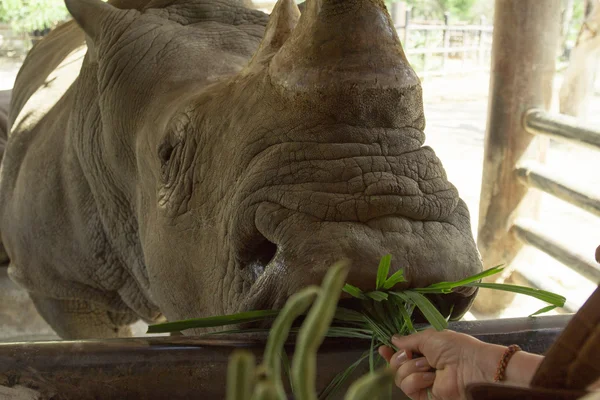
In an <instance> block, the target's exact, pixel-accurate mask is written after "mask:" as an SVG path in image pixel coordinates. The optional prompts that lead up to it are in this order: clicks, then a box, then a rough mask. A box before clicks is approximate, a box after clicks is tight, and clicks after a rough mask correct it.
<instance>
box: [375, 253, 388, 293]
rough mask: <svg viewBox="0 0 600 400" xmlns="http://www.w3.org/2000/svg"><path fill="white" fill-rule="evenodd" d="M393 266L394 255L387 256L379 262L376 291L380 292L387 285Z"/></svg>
mask: <svg viewBox="0 0 600 400" xmlns="http://www.w3.org/2000/svg"><path fill="white" fill-rule="evenodd" d="M391 264H392V255H391V254H386V255H385V256H383V257H381V260H380V261H379V267H378V268H377V280H376V281H375V289H377V290H379V289H381V288H382V287H383V286H384V285H385V281H386V279H387V276H388V273H389V272H390V265H391Z"/></svg>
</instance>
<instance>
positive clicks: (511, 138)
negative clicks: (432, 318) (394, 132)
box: [474, 0, 561, 314]
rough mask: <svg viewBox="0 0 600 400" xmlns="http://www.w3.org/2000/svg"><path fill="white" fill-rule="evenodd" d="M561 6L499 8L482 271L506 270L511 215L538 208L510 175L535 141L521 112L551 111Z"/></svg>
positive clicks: (491, 305) (547, 1) (480, 304)
mask: <svg viewBox="0 0 600 400" xmlns="http://www.w3.org/2000/svg"><path fill="white" fill-rule="evenodd" d="M560 5H561V0H544V1H540V0H497V1H496V11H495V16H494V36H493V46H492V65H491V73H490V93H489V106H488V107H489V108H488V123H487V131H486V136H485V144H484V147H485V149H484V160H483V177H482V185H481V198H480V203H479V227H478V238H477V244H478V246H479V251H480V252H481V255H482V257H483V262H484V265H485V266H486V267H492V266H494V265H498V264H505V265H507V266H508V265H510V263H511V262H512V261H513V259H514V258H515V256H516V255H517V253H518V252H519V250H520V249H521V247H522V244H521V243H520V242H519V240H518V239H517V238H516V237H515V236H514V235H513V234H511V233H510V231H509V229H510V227H511V226H512V224H513V221H514V218H515V217H516V213H517V211H519V212H525V213H529V215H531V214H532V213H535V211H534V208H535V204H529V203H531V202H528V201H524V200H527V199H525V194H526V193H527V188H526V187H525V186H523V185H521V184H520V183H519V182H518V180H517V177H516V173H515V169H516V165H517V163H518V162H519V160H520V159H521V157H522V156H523V154H524V153H525V151H526V150H528V148H529V145H530V143H531V140H532V139H533V136H532V135H530V134H529V133H527V132H526V131H525V130H524V129H523V115H524V112H525V111H526V110H527V109H529V108H530V107H540V108H545V109H548V107H549V106H550V102H551V99H552V81H553V78H554V72H555V59H556V56H557V50H558V44H559V38H560V28H561V25H560V22H561V21H560V17H561V7H560ZM529 151H531V149H529ZM529 200H531V199H529ZM517 209H518V210H517ZM540 272H541V273H543V272H542V271H540ZM511 300H512V296H510V295H506V296H505V295H503V294H502V293H499V292H494V293H493V294H490V293H489V291H488V292H487V293H486V291H481V292H480V294H479V296H478V298H477V299H476V301H475V304H474V310H475V311H476V312H481V313H485V314H492V313H495V312H498V311H499V310H501V309H503V308H504V307H505V306H506V305H508V303H510V301H511Z"/></svg>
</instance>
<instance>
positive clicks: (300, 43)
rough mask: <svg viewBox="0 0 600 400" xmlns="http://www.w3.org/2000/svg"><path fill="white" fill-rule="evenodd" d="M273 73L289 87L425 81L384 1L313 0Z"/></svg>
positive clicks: (398, 86)
mask: <svg viewBox="0 0 600 400" xmlns="http://www.w3.org/2000/svg"><path fill="white" fill-rule="evenodd" d="M269 75H271V77H272V80H273V81H274V82H275V83H278V84H279V85H282V86H284V87H286V88H289V89H295V90H298V89H299V90H302V89H308V90H310V89H315V88H322V87H324V86H330V85H332V86H339V85H340V84H343V83H344V82H346V83H350V84H353V85H359V86H361V87H362V88H367V87H368V88H381V89H385V88H394V89H402V88H407V87H414V86H417V85H420V82H419V79H418V77H417V75H416V74H415V72H414V71H413V69H412V68H411V67H410V64H409V63H408V61H407V59H406V56H405V54H404V51H403V50H402V45H401V44H400V40H399V39H398V34H397V32H396V29H395V28H394V24H393V22H392V20H391V18H390V16H389V14H388V12H387V10H386V7H385V5H384V3H383V1H382V0H308V2H307V6H306V9H305V12H304V13H303V14H302V16H301V17H300V20H299V22H298V25H297V26H296V28H295V29H294V31H293V33H292V34H291V36H290V38H289V39H288V40H287V41H286V42H285V44H284V45H283V46H282V48H281V50H280V51H279V52H278V53H277V54H276V55H275V56H274V57H273V60H272V62H271V65H270V70H269Z"/></svg>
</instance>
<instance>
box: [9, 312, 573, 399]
mask: <svg viewBox="0 0 600 400" xmlns="http://www.w3.org/2000/svg"><path fill="white" fill-rule="evenodd" d="M570 318H571V316H570V315H559V316H548V317H539V318H513V319H504V320H496V321H494V320H492V321H462V322H451V323H450V329H453V330H456V331H459V332H465V333H468V334H470V335H473V336H475V337H477V338H479V339H481V340H484V341H487V342H490V343H497V344H502V345H508V344H513V343H517V344H519V345H520V346H521V347H522V348H523V349H524V350H526V351H530V352H534V353H538V354H541V353H543V352H545V351H546V350H547V349H548V348H549V346H550V345H551V344H552V343H553V342H554V340H555V339H556V338H557V337H558V335H559V334H560V333H561V332H562V330H563V329H564V327H565V326H566V325H567V323H568V322H569V320H570ZM264 343H265V337H264V336H262V337H260V336H256V335H255V336H253V337H251V338H248V337H240V336H237V337H227V338H222V339H212V340H209V339H202V338H198V337H195V338H194V337H185V336H179V337H150V338H132V339H111V340H85V341H56V342H37V343H12V344H0V385H3V386H13V385H17V384H18V385H22V386H25V387H30V388H35V389H36V390H38V391H39V392H40V393H41V394H42V397H41V399H42V400H46V399H50V398H51V397H50V396H52V395H56V397H54V398H56V399H61V400H88V399H103V400H111V399H116V400H117V399H118V400H129V399H135V400H144V399H148V400H154V399H173V400H175V399H185V400H189V399H203V400H210V399H219V400H222V399H224V398H225V396H224V391H225V378H226V375H227V374H226V371H227V363H228V360H229V356H230V354H231V352H232V351H233V350H235V349H237V348H245V349H247V350H249V351H251V352H253V353H254V354H255V355H256V356H257V359H258V361H260V357H261V354H262V352H263V349H264ZM369 344H370V341H364V340H340V339H336V340H333V339H331V340H326V341H325V343H324V344H323V345H322V346H321V348H320V351H319V354H318V360H317V365H318V366H319V373H318V374H317V381H318V382H317V384H318V387H319V388H324V387H325V385H327V383H329V381H330V380H331V379H332V378H333V377H334V376H335V375H336V374H337V373H338V372H339V371H342V370H344V369H345V368H346V367H347V366H348V365H350V364H351V363H353V362H354V361H356V360H357V359H358V358H359V357H360V356H361V355H362V354H363V353H364V351H365V350H367V349H368V348H369ZM287 349H288V352H289V353H290V357H291V355H292V350H293V342H290V346H288V347H287ZM290 359H291V358H290ZM367 371H368V362H367V363H365V365H363V368H361V369H360V370H358V371H356V374H355V375H354V376H355V377H356V376H359V375H362V374H364V373H366V372H367ZM397 394H399V393H397ZM394 398H402V397H394Z"/></svg>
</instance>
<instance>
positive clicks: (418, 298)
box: [390, 290, 448, 331]
mask: <svg viewBox="0 0 600 400" xmlns="http://www.w3.org/2000/svg"><path fill="white" fill-rule="evenodd" d="M390 293H391V294H393V295H396V296H399V297H401V298H402V299H403V300H404V301H406V302H411V303H414V304H415V305H416V306H417V307H418V308H419V310H421V312H422V313H423V316H424V317H425V318H426V319H427V321H428V322H429V323H430V324H431V326H433V327H434V328H435V329H436V330H438V331H443V330H444V329H446V328H447V327H448V322H447V321H446V319H445V318H444V317H443V316H442V314H440V312H439V311H438V309H437V308H435V307H434V305H433V304H431V302H430V301H429V300H428V299H427V297H425V296H423V295H422V294H421V293H418V292H414V291H412V290H406V291H404V292H390Z"/></svg>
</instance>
